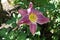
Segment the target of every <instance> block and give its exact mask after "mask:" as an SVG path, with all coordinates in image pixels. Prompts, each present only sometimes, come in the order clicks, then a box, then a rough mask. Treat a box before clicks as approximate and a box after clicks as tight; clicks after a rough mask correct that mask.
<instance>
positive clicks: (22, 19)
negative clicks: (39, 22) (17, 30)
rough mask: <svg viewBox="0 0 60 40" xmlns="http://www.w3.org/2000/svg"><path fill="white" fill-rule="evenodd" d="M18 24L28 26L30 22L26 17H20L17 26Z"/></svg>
mask: <svg viewBox="0 0 60 40" xmlns="http://www.w3.org/2000/svg"><path fill="white" fill-rule="evenodd" d="M20 24H28V25H29V24H30V20H29V19H28V15H26V16H24V17H22V18H21V19H20V20H19V21H18V25H20Z"/></svg>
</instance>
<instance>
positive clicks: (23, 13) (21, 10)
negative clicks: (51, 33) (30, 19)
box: [18, 9, 27, 16]
mask: <svg viewBox="0 0 60 40" xmlns="http://www.w3.org/2000/svg"><path fill="white" fill-rule="evenodd" d="M18 12H19V13H20V14H21V15H22V16H25V15H27V10H25V9H20V10H18Z"/></svg>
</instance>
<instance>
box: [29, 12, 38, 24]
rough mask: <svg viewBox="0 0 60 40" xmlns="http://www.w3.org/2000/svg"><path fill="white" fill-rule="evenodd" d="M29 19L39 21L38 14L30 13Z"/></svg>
mask: <svg viewBox="0 0 60 40" xmlns="http://www.w3.org/2000/svg"><path fill="white" fill-rule="evenodd" d="M29 20H30V21H31V22H33V23H34V22H36V21H37V15H36V14H34V13H31V14H30V15H29Z"/></svg>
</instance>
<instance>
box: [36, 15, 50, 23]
mask: <svg viewBox="0 0 60 40" xmlns="http://www.w3.org/2000/svg"><path fill="white" fill-rule="evenodd" d="M47 22H49V18H46V17H45V16H44V15H43V14H38V20H37V23H39V24H44V23H47Z"/></svg>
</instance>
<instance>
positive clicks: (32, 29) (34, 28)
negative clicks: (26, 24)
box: [30, 24, 37, 35]
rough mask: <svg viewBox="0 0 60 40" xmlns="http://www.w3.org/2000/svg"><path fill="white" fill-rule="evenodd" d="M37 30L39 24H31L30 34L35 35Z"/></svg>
mask: <svg viewBox="0 0 60 40" xmlns="http://www.w3.org/2000/svg"><path fill="white" fill-rule="evenodd" d="M36 30H37V24H30V32H31V33H32V35H34V34H35V32H36Z"/></svg>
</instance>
